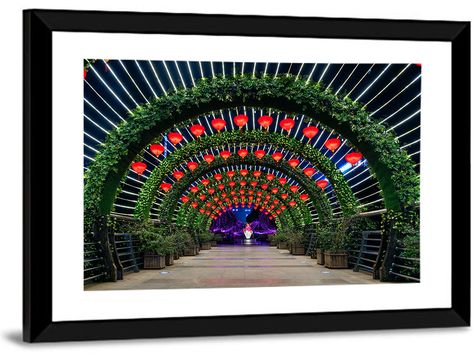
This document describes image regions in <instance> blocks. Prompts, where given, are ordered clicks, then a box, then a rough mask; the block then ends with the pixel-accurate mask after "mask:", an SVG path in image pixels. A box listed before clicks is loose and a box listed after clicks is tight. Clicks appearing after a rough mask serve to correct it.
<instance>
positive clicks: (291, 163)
mask: <svg viewBox="0 0 473 354" xmlns="http://www.w3.org/2000/svg"><path fill="white" fill-rule="evenodd" d="M299 162H300V161H299V160H297V159H290V160H289V161H288V163H289V166H291V167H292V168H296V167H297V166H299Z"/></svg>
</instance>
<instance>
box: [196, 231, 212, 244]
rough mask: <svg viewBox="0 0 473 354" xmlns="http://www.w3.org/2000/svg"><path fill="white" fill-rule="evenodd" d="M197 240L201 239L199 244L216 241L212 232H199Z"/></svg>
mask: <svg viewBox="0 0 473 354" xmlns="http://www.w3.org/2000/svg"><path fill="white" fill-rule="evenodd" d="M197 238H198V239H199V243H200V244H202V243H207V242H210V241H213V239H214V234H213V233H211V232H210V231H203V230H202V231H199V232H198V234H197Z"/></svg>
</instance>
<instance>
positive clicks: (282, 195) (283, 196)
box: [281, 193, 289, 199]
mask: <svg viewBox="0 0 473 354" xmlns="http://www.w3.org/2000/svg"><path fill="white" fill-rule="evenodd" d="M288 196H289V195H288V194H287V193H283V194H281V198H282V199H286V198H287V197H288Z"/></svg>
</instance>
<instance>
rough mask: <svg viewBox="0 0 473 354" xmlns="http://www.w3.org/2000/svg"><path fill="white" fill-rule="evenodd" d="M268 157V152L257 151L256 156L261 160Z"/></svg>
mask: <svg viewBox="0 0 473 354" xmlns="http://www.w3.org/2000/svg"><path fill="white" fill-rule="evenodd" d="M264 155H266V152H265V151H264V150H256V151H255V156H256V157H257V158H259V159H262V158H263V157H264Z"/></svg>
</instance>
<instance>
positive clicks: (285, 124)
mask: <svg viewBox="0 0 473 354" xmlns="http://www.w3.org/2000/svg"><path fill="white" fill-rule="evenodd" d="M294 125H295V122H294V119H292V118H286V119H283V120H282V121H280V122H279V126H280V127H281V128H282V129H284V130H286V131H290V130H291V129H292V128H294Z"/></svg>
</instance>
